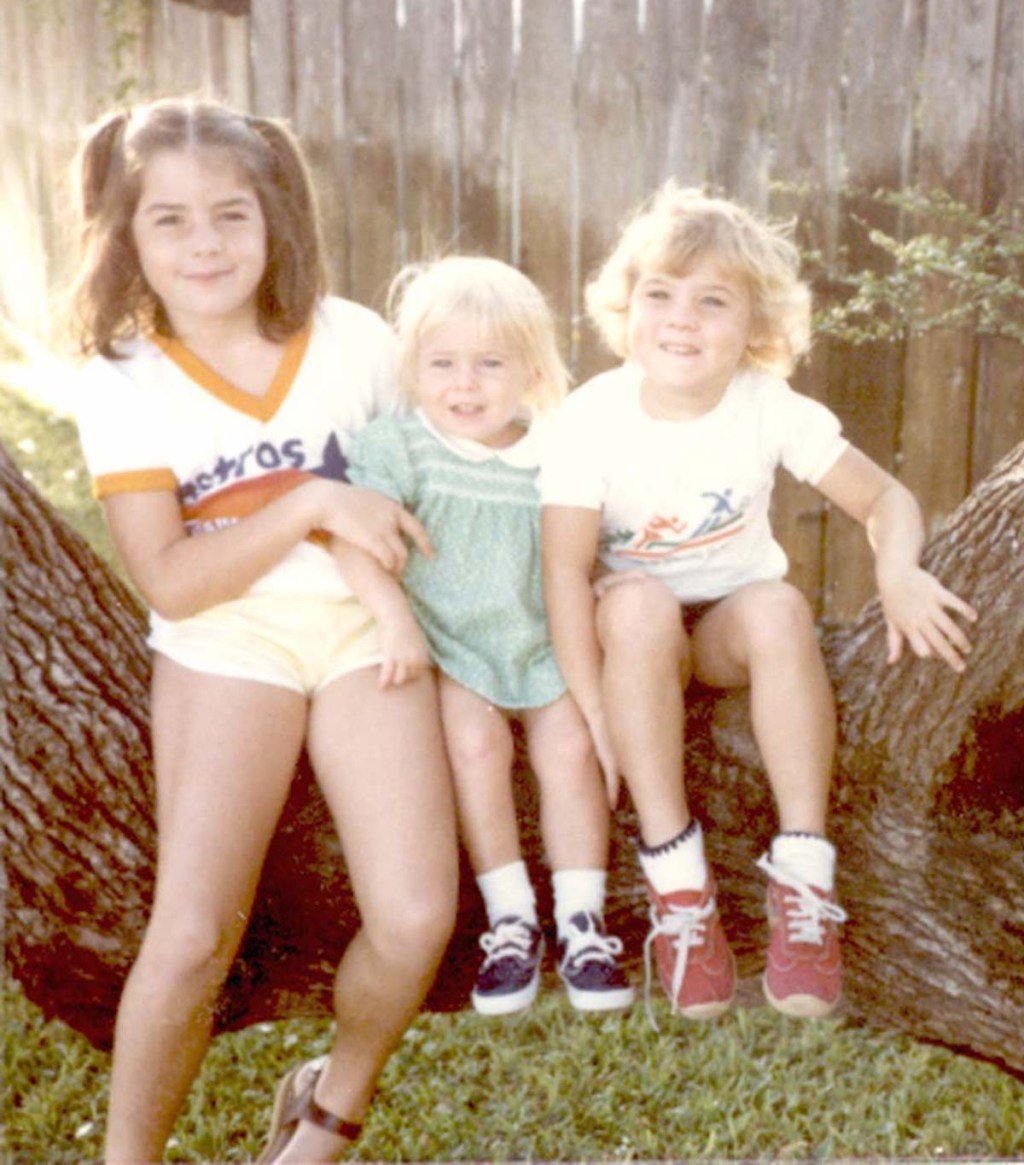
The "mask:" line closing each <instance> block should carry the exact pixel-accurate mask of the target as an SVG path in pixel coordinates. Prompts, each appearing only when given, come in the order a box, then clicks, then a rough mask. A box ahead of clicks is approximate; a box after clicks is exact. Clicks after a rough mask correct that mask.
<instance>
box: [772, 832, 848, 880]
mask: <svg viewBox="0 0 1024 1165" xmlns="http://www.w3.org/2000/svg"><path fill="white" fill-rule="evenodd" d="M771 861H772V865H773V866H778V867H779V869H780V870H783V871H784V872H785V873H787V874H792V875H793V876H794V877H796V878H800V879H802V880H803V881H804V882H807V883H808V884H809V885H811V886H815V887H817V889H819V890H824V891H825V892H826V893H830V892H831V891H832V890H833V889H834V887H835V874H836V848H835V846H834V845H833V844H832V843H831V842H830V841H828V839H827V838H824V837H820V836H819V835H818V834H815V833H780V834H778V835H777V836H776V837H775V838H774V840H773V841H772V852H771Z"/></svg>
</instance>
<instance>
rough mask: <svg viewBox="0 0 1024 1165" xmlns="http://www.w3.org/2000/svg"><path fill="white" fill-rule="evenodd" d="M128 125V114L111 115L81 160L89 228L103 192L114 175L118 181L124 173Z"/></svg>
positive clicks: (81, 194)
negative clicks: (126, 128) (125, 140)
mask: <svg viewBox="0 0 1024 1165" xmlns="http://www.w3.org/2000/svg"><path fill="white" fill-rule="evenodd" d="M127 124H128V115H127V114H126V113H111V114H108V115H107V116H106V117H105V118H103V119H102V120H101V121H100V122H99V123H98V124H97V125H96V126H95V127H94V128H93V131H92V133H91V134H90V136H89V138H88V139H87V140H86V142H85V144H84V145H83V146H82V148H81V150H80V151H79V154H78V159H77V167H76V170H77V175H76V176H77V182H76V189H77V195H78V209H79V213H80V214H81V216H82V221H83V223H85V224H86V225H88V224H90V223H91V222H93V221H94V220H95V219H96V217H97V216H98V215H99V213H100V208H101V206H102V203H103V192H104V191H105V190H106V189H107V184H108V181H109V179H110V177H111V175H112V174H113V175H114V177H115V179H116V178H119V177H120V176H121V175H123V173H124V131H125V126H127Z"/></svg>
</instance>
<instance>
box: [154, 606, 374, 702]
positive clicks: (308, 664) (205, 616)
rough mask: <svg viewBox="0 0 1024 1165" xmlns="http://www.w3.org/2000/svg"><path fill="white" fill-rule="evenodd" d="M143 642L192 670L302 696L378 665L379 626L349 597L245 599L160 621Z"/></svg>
mask: <svg viewBox="0 0 1024 1165" xmlns="http://www.w3.org/2000/svg"><path fill="white" fill-rule="evenodd" d="M147 643H148V644H149V646H150V647H152V648H153V650H154V651H159V652H160V653H161V655H166V656H167V657H168V659H172V660H174V662H175V663H179V664H181V665H182V666H183V667H188V668H192V669H193V670H194V671H201V672H208V673H210V674H211V675H219V676H232V677H234V678H236V679H243V680H256V681H258V682H260V683H264V684H275V685H277V686H278V687H282V688H290V689H291V690H292V691H295V692H300V693H301V694H302V695H305V696H310V695H313V694H314V693H315V692H317V691H319V690H320V689H321V688H322V687H324V685H325V684H329V683H330V682H331V681H332V680H336V679H337V678H338V677H339V676H343V675H345V674H346V673H347V672H351V671H356V670H357V669H359V668H363V667H370V666H372V665H374V664H378V663H381V662H382V660H383V654H382V652H381V646H380V633H379V630H378V627H377V623H376V620H375V619H374V618H373V616H372V615H371V614H370V613H369V612H368V611H367V609H366V608H365V607H364V606H363V604H362V603H361V602H360V601H359V600H358V599H355V598H352V597H351V596H347V597H345V598H319V597H317V596H315V595H311V596H307V595H301V596H298V595H246V596H243V597H242V598H240V599H233V600H231V601H230V602H228V603H221V604H220V605H218V606H216V607H211V608H210V609H209V610H207V611H202V612H201V613H200V614H198V615H193V616H191V617H190V618H188V619H179V620H176V621H173V622H172V621H169V620H166V619H158V620H156V621H155V622H154V625H153V628H152V630H151V632H150V635H149V638H148V640H147Z"/></svg>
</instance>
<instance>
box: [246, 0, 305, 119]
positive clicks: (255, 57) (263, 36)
mask: <svg viewBox="0 0 1024 1165" xmlns="http://www.w3.org/2000/svg"><path fill="white" fill-rule="evenodd" d="M291 19H292V4H291V0H257V3H255V4H253V6H252V14H251V16H250V17H249V21H250V29H249V76H250V77H251V79H252V108H253V112H254V113H258V114H261V115H262V116H264V117H287V116H288V115H289V114H290V113H291V111H292V100H293V94H294V89H295V58H294V53H293V50H292V25H291Z"/></svg>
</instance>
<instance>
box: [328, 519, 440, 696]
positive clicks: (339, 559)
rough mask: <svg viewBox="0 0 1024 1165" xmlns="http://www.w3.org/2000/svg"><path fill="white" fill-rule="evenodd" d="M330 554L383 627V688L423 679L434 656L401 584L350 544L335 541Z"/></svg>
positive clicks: (367, 555)
mask: <svg viewBox="0 0 1024 1165" xmlns="http://www.w3.org/2000/svg"><path fill="white" fill-rule="evenodd" d="M330 550H331V554H332V556H333V558H334V561H335V562H336V563H337V564H338V567H339V568H340V570H341V572H342V574H343V575H344V576H345V581H346V582H347V583H348V585H349V586H350V587H351V588H352V593H353V594H354V595H355V596H356V598H358V599H359V600H360V601H361V602H362V603H363V604H364V605H365V606H366V608H367V610H368V611H369V612H370V613H371V614H372V615H373V617H374V618H375V619H376V620H377V623H378V624H379V626H380V635H381V646H382V648H383V651H384V662H383V663H382V664H381V669H380V686H381V687H382V688H390V687H396V688H397V687H400V686H401V685H402V684H405V683H409V682H410V681H411V680H414V679H416V678H417V677H418V676H420V675H422V674H423V672H424V671H425V670H426V669H427V668H428V667H429V666H430V652H429V649H428V647H427V641H426V639H425V638H424V635H423V632H422V631H421V630H420V627H419V624H418V623H417V622H416V617H415V615H413V613H412V608H411V607H410V606H409V600H408V598H407V597H406V594H405V591H404V590H402V585H401V583H400V582H399V581H398V579H396V578H395V576H394V575H392V574H390V573H389V572H388V571H386V570H385V569H384V568H383V567H382V566H381V565H380V563H379V562H378V561H377V560H376V559H375V558H373V557H371V555H369V554H367V553H366V552H365V551H363V550H360V549H359V548H358V547H356V546H353V545H352V544H351V543H350V542H344V541H342V540H341V539H340V538H333V539H332V540H331V544H330Z"/></svg>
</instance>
